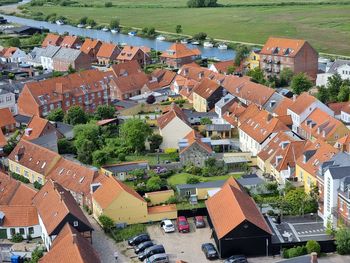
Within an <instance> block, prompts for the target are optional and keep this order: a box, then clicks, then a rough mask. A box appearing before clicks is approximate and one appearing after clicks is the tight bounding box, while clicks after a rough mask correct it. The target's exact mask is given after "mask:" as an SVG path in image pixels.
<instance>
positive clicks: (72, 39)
mask: <svg viewBox="0 0 350 263" xmlns="http://www.w3.org/2000/svg"><path fill="white" fill-rule="evenodd" d="M78 43H79V38H78V37H77V36H65V37H64V38H63V40H62V42H61V44H60V46H61V47H68V48H72V47H74V45H77V44H78Z"/></svg>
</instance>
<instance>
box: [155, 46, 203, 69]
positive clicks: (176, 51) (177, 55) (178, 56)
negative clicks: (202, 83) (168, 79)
mask: <svg viewBox="0 0 350 263" xmlns="http://www.w3.org/2000/svg"><path fill="white" fill-rule="evenodd" d="M200 55H201V52H200V51H199V49H197V48H196V49H190V48H188V47H187V46H186V45H185V44H181V43H174V44H173V45H172V46H171V47H170V48H169V49H168V50H166V51H165V52H163V53H162V55H161V56H160V60H161V62H163V63H165V64H167V65H168V67H172V68H180V67H182V66H183V65H185V64H189V63H192V62H194V61H195V60H196V59H197V58H198V57H200Z"/></svg>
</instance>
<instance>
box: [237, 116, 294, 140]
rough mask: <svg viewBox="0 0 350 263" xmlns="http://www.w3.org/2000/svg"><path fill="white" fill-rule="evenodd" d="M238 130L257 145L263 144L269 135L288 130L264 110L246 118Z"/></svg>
mask: <svg viewBox="0 0 350 263" xmlns="http://www.w3.org/2000/svg"><path fill="white" fill-rule="evenodd" d="M239 128H240V129H241V130H242V131H244V132H245V133H246V134H248V135H249V136H250V137H251V138H253V139H254V140H255V141H257V142H258V143H262V142H264V141H265V140H266V139H267V138H268V137H269V136H270V135H271V133H274V132H279V131H287V130H289V128H288V127H287V126H286V125H285V124H284V123H283V122H282V121H280V120H278V119H277V118H274V117H272V115H271V114H270V113H269V112H267V111H266V110H262V111H260V112H259V113H258V114H257V115H255V116H252V117H251V118H248V119H247V120H246V121H245V122H244V123H242V124H241V126H240V127H239Z"/></svg>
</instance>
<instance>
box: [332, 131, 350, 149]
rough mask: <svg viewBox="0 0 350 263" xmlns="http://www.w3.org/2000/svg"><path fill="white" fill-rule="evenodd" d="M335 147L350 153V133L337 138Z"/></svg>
mask: <svg viewBox="0 0 350 263" xmlns="http://www.w3.org/2000/svg"><path fill="white" fill-rule="evenodd" d="M334 147H335V148H337V149H339V150H340V151H343V152H348V153H350V135H345V136H344V137H342V138H340V139H339V140H337V142H336V143H335V145H334Z"/></svg>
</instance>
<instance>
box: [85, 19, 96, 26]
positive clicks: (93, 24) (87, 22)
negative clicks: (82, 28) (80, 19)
mask: <svg viewBox="0 0 350 263" xmlns="http://www.w3.org/2000/svg"><path fill="white" fill-rule="evenodd" d="M86 24H87V25H89V26H91V27H94V26H96V22H95V20H93V19H92V18H88V19H87V20H86Z"/></svg>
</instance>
